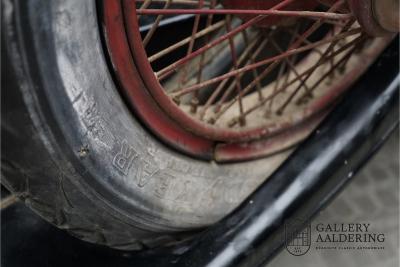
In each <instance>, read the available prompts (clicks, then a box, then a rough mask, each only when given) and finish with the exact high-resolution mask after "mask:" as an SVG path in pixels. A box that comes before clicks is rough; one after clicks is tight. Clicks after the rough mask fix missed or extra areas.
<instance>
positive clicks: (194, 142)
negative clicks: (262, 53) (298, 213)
mask: <svg viewBox="0 0 400 267" xmlns="http://www.w3.org/2000/svg"><path fill="white" fill-rule="evenodd" d="M168 1H169V0H163V2H164V3H165V2H168ZM211 1H213V0H211ZM226 1H230V2H232V3H230V4H232V5H233V7H236V6H235V5H234V4H235V3H234V2H235V1H232V0H226ZM253 1H254V0H253ZM142 2H143V1H142ZM146 2H147V0H144V3H146ZM159 2H162V1H159ZM186 2H189V1H186ZM190 2H193V1H190ZM277 2H279V3H278V7H275V9H264V10H263V11H262V12H264V13H265V14H267V11H271V12H272V11H273V12H275V11H274V10H278V9H279V8H280V7H284V6H285V4H288V3H289V4H290V2H292V0H285V1H283V0H279V1H277ZM310 2H312V1H310ZM324 2H329V4H332V3H333V5H332V6H330V7H328V8H327V9H328V12H325V13H321V12H318V13H316V12H314V13H312V20H313V21H315V22H314V23H313V24H311V26H310V27H309V28H308V29H307V30H305V31H304V32H303V33H302V34H299V37H298V40H297V41H296V42H294V45H293V43H292V44H291V46H290V49H288V50H287V51H289V53H293V54H296V52H297V51H302V50H301V49H304V51H306V50H307V49H306V48H307V45H304V44H303V43H305V40H306V39H307V38H308V37H309V36H310V35H311V34H312V33H313V32H314V31H316V29H317V28H318V27H317V26H316V25H318V24H321V21H323V20H324V18H325V17H327V18H328V19H329V20H332V19H334V18H337V19H338V21H337V22H332V21H329V23H330V24H333V25H336V26H335V29H336V30H337V28H338V26H337V25H339V24H340V25H352V24H353V23H354V18H353V16H352V15H351V14H350V13H349V12H348V11H347V10H348V9H347V7H346V5H345V4H344V1H332V0H324ZM199 3H203V4H204V1H203V0H200V1H199ZM137 7H138V6H137V3H136V1H132V0H122V1H121V2H120V1H104V7H103V12H104V14H103V18H104V25H105V28H104V29H105V31H104V32H105V39H106V42H107V47H108V51H109V54H110V58H111V61H112V63H113V67H114V69H115V72H116V76H117V78H118V80H119V82H120V84H121V88H122V89H123V91H124V93H125V95H126V96H127V98H128V99H129V101H130V102H131V104H132V107H133V108H134V110H135V113H136V114H137V115H138V116H139V117H140V118H141V119H142V121H144V123H145V124H146V125H147V126H148V127H149V128H150V129H151V130H152V131H153V132H154V133H155V134H156V135H157V136H158V137H160V138H161V139H162V140H164V141H166V142H167V143H168V144H170V145H173V146H174V147H176V148H177V149H179V150H180V151H182V152H184V153H187V154H190V155H194V156H196V157H200V158H204V159H215V160H217V161H241V160H247V159H252V158H257V157H262V156H265V155H268V154H271V153H275V152H279V151H280V150H282V149H285V148H287V147H290V146H293V145H294V144H296V143H298V142H299V141H301V140H302V139H304V138H305V137H306V136H307V134H308V133H310V132H311V131H312V129H314V128H315V126H316V125H317V124H318V123H319V122H320V121H321V119H322V118H323V117H324V116H325V114H326V113H327V111H328V110H329V108H331V107H332V104H333V103H335V101H336V100H337V99H338V97H340V96H341V95H342V93H343V92H344V91H345V90H346V89H347V88H348V87H349V86H350V85H351V83H352V82H353V81H355V80H356V79H357V77H359V76H360V75H361V74H362V73H363V72H364V71H365V69H366V68H367V66H368V65H369V64H370V62H372V61H373V58H374V57H375V56H376V55H378V54H379V52H380V51H381V49H382V48H383V47H384V46H385V44H386V43H387V40H386V39H385V40H384V41H382V42H381V43H380V44H379V45H377V46H376V48H375V49H373V50H372V51H370V52H368V56H369V58H368V59H364V60H363V63H364V64H363V66H357V67H356V68H353V69H352V70H351V71H348V72H347V73H346V75H343V76H341V81H340V82H339V83H336V84H335V85H334V86H332V88H330V90H329V91H328V92H326V93H325V94H324V95H322V96H320V97H319V99H317V100H316V101H313V103H312V104H311V105H309V106H307V107H305V108H304V109H303V110H301V115H299V114H296V116H294V117H289V118H288V119H286V120H285V119H283V120H281V121H280V122H279V123H269V124H262V125H259V126H258V127H251V128H247V129H239V130H237V129H229V128H222V129H221V128H220V127H216V126H214V125H209V124H207V123H204V122H202V121H199V120H198V119H194V118H193V117H192V116H191V115H190V114H188V113H187V112H185V111H183V110H182V109H181V108H180V107H179V106H178V105H177V104H176V103H175V102H174V100H173V98H171V97H169V96H168V95H167V94H166V93H165V91H164V88H163V87H162V86H161V84H160V82H159V81H158V79H157V77H156V75H155V71H154V70H153V68H152V65H151V64H150V62H149V57H148V55H147V54H146V50H145V48H144V45H143V39H142V37H141V36H140V30H139V24H138V13H140V15H141V16H143V15H146V14H154V13H155V12H156V11H157V10H154V9H148V10H147V13H146V12H145V10H146V9H142V10H141V11H140V12H138V10H137ZM251 8H253V7H251ZM298 9H299V8H298V7H297V8H296V10H298ZM160 10H163V11H162V12H164V13H165V14H176V13H178V11H179V10H178V11H177V10H175V9H169V11H168V12H170V13H166V12H165V10H168V9H160ZM196 10H197V11H196ZM209 10H210V9H208V11H207V9H189V11H187V10H186V11H184V12H186V13H191V14H193V13H194V14H195V17H199V16H200V15H201V14H206V15H207V14H208V15H209V14H210V13H207V12H210V11H209ZM222 10H224V9H222ZM235 10H239V9H229V10H228V11H229V12H231V13H235V12H237V13H238V16H247V17H242V19H243V22H242V24H241V26H243V25H251V23H254V21H256V22H257V21H259V22H262V23H261V24H260V25H256V26H257V27H260V28H263V27H268V25H267V24H268V23H270V22H268V21H266V20H265V16H264V15H263V16H264V17H261V19H260V15H257V14H252V12H253V11H254V10H253V9H246V10H243V9H240V10H241V11H240V10H239V11H235ZM258 11H260V10H258ZM285 11H286V12H290V11H288V10H287V8H286V9H285ZM152 12H153V13H152ZM158 12H159V11H158ZM180 12H181V13H182V12H183V11H182V10H180ZM195 12H198V13H199V14H198V13H195ZM220 12H223V11H220ZM260 12H261V11H260ZM164 13H163V14H164ZM264 13H263V14H264ZM278 13H279V12H278ZM278 13H273V14H274V16H276V14H278ZM296 14H297V15H296ZM299 14H300V15H299ZM307 14H308V13H307ZM326 14H328V16H327V15H326ZM256 15H257V16H258V17H256ZM279 15H281V14H280V13H279ZM292 15H293V16H305V15H306V13H302V12H300V13H293V14H292ZM158 16H160V14H159V13H158ZM249 16H250V17H249ZM285 16H288V15H287V14H285ZM350 21H351V23H350ZM241 26H239V28H240V27H241ZM319 26H320V25H319ZM343 27H347V29H346V31H344V30H343ZM234 30H235V29H234ZM337 33H338V34H337V35H336V36H332V37H329V36H326V37H325V38H323V39H321V40H318V41H317V42H316V43H317V44H319V46H323V45H325V46H328V48H329V46H330V44H332V42H337V41H338V40H339V39H341V38H342V39H343V38H344V37H346V36H350V35H354V34H357V35H359V37H358V38H355V39H353V43H350V44H347V46H346V45H344V46H342V47H344V48H345V49H342V51H339V50H340V49H339V50H338V49H336V50H335V49H334V48H335V45H333V47H332V49H331V51H330V53H331V54H332V55H333V56H335V53H338V51H339V52H346V51H347V53H349V51H350V50H355V48H356V47H357V45H358V44H359V41H361V40H365V38H364V35H363V31H361V30H360V28H357V29H354V28H350V27H349V26H342V30H339V31H338V32H337ZM337 36H339V37H340V38H339V37H337ZM329 38H330V39H329ZM228 39H229V38H226V39H225V40H228ZM387 39H388V38H387ZM354 40H356V41H357V42H355V41H354ZM316 43H314V46H312V45H308V49H311V48H312V47H314V48H315V47H317V46H316V45H315V44H316ZM310 47H311V48H310ZM201 49H202V48H200V49H198V50H195V51H194V53H197V55H200V54H201V53H199V52H198V51H199V50H201ZM287 51H286V52H287ZM350 56H351V53H349V56H347V59H346V58H345V57H343V58H342V59H344V60H348V58H349V57H350ZM193 58H194V56H193ZM284 58H285V56H283V55H278V56H275V57H271V58H268V59H264V64H265V62H267V63H270V65H272V64H273V62H275V61H277V60H280V61H282V60H283V59H284ZM306 59H307V58H306ZM306 59H304V60H302V62H304V61H307V60H306ZM274 60H275V61H274ZM137 66H140V67H137ZM333 66H335V65H332V67H333ZM337 66H339V64H336V67H337ZM245 67H247V66H245ZM328 73H329V72H328ZM305 75H306V76H307V73H306V74H305ZM137 77H140V78H141V79H138V78H137ZM230 77H233V76H230ZM300 77H302V76H300ZM200 83H201V82H200ZM319 83H320V81H319ZM194 86H196V85H194ZM192 88H195V87H193V86H192Z"/></svg>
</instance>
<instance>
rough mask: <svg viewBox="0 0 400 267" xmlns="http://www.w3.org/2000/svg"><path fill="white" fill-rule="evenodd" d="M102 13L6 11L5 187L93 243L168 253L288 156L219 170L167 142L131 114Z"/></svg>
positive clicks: (45, 5) (77, 7)
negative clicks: (104, 36) (105, 43)
mask: <svg viewBox="0 0 400 267" xmlns="http://www.w3.org/2000/svg"><path fill="white" fill-rule="evenodd" d="M95 4H96V3H95V1H93V0H92V1H81V0H71V1H63V0H51V1H50V0H49V1H42V0H31V1H12V0H4V1H2V13H3V14H2V20H3V21H2V25H3V28H2V65H3V68H2V87H3V94H2V98H1V101H2V124H1V125H2V128H1V129H2V146H3V147H2V155H1V156H2V168H1V170H2V183H3V184H4V185H5V186H6V187H7V188H8V189H9V190H10V191H12V192H13V193H15V194H16V195H18V196H19V197H20V198H21V199H23V200H24V201H25V203H26V204H27V205H28V206H29V207H31V208H32V209H33V210H34V211H36V212H37V213H38V214H39V215H41V216H42V217H43V218H45V219H46V220H48V221H49V222H51V223H53V224H54V225H56V226H57V227H59V228H62V229H65V230H67V231H68V232H69V233H71V234H72V235H74V236H77V237H79V238H81V239H83V240H86V241H89V242H93V243H97V244H102V245H106V246H110V247H113V248H118V249H129V250H131V249H141V248H143V247H144V246H146V247H153V246H157V245H159V244H165V243H166V242H170V241H173V240H175V237H177V234H178V233H181V232H186V231H190V230H194V229H198V228H201V227H203V226H206V225H209V224H211V223H213V222H215V221H217V220H218V219H220V218H221V217H223V216H224V215H226V214H227V213H228V212H229V211H230V210H232V209H233V208H234V207H235V206H236V205H237V204H238V203H240V202H241V200H242V199H244V197H246V196H247V195H248V194H249V193H251V192H252V191H253V190H254V189H255V188H256V187H257V186H258V185H259V184H260V183H261V182H262V181H263V180H264V179H265V177H267V176H268V175H269V174H270V173H271V172H272V171H273V170H274V169H275V168H276V167H277V166H278V165H279V164H280V163H281V162H282V161H283V160H284V159H285V158H286V156H287V154H288V152H284V153H281V154H279V155H276V156H273V157H270V158H268V159H262V160H257V161H252V162H247V163H240V164H239V163H238V164H231V165H228V164H225V165H216V164H214V163H211V162H203V161H199V160H195V159H192V158H189V157H187V156H184V155H181V154H178V153H176V152H175V151H173V150H171V149H169V148H168V147H165V146H164V145H163V144H161V143H159V142H158V141H157V140H156V139H155V138H153V137H152V136H151V135H149V133H148V132H147V131H146V130H145V129H144V128H143V127H142V125H141V124H140V123H139V122H138V121H136V120H135V118H134V117H133V116H132V114H131V113H130V111H129V110H128V109H127V108H126V106H125V105H123V100H122V99H121V98H120V96H119V94H118V91H117V89H116V87H115V84H114V82H113V80H112V77H111V74H110V72H109V70H108V68H107V62H106V59H105V56H104V53H103V47H102V44H101V40H100V34H99V31H100V29H99V27H98V25H99V24H98V20H97V17H96V14H97V12H96V5H95ZM126 150H128V152H127V151H126ZM121 153H132V154H130V155H131V156H130V157H128V160H127V162H128V161H129V160H131V161H129V162H128V163H129V164H120V165H118V157H119V156H121ZM120 163H121V162H120Z"/></svg>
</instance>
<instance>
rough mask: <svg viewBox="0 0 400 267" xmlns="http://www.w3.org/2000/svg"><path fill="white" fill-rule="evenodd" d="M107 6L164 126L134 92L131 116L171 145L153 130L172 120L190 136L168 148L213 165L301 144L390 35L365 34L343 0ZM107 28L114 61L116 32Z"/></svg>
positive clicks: (141, 1)
mask: <svg viewBox="0 0 400 267" xmlns="http://www.w3.org/2000/svg"><path fill="white" fill-rule="evenodd" d="M106 5H109V6H108V7H107V6H106V7H105V8H104V9H105V10H115V11H108V12H109V14H108V15H109V16H112V15H114V17H115V14H121V17H122V19H121V20H123V26H121V27H123V29H122V31H124V32H125V34H126V36H125V38H126V40H125V41H126V42H127V46H129V52H128V53H129V56H131V57H132V58H133V60H132V61H133V62H134V64H135V66H136V69H137V72H138V73H139V75H140V76H141V78H142V80H143V84H144V87H145V91H146V94H147V97H149V98H151V102H152V103H153V104H155V105H156V106H157V107H159V108H160V110H161V113H164V115H163V116H165V119H163V118H159V119H158V120H157V121H156V122H155V120H152V119H149V116H148V115H146V114H144V115H143V113H145V112H144V111H143V105H144V103H143V99H142V100H140V99H139V97H138V95H137V94H136V95H135V97H131V98H130V101H131V102H132V104H133V106H134V107H136V108H135V110H139V109H141V111H142V113H140V111H139V116H141V117H142V119H143V120H144V121H145V122H146V124H147V125H148V126H149V127H150V128H151V129H152V130H153V132H156V134H158V135H159V136H161V137H162V138H163V139H164V140H165V139H168V140H167V142H168V143H170V144H171V143H179V141H177V137H176V136H175V137H172V138H171V135H170V136H166V134H164V133H160V131H161V130H162V129H161V128H162V127H161V128H160V126H159V125H161V124H162V121H164V123H166V124H168V123H169V122H166V121H172V124H171V125H175V126H176V127H175V126H171V127H175V128H179V134H178V136H180V137H182V134H183V135H185V134H188V135H189V136H190V138H191V139H190V142H189V141H188V142H187V143H185V145H184V146H183V149H182V145H181V144H178V145H176V147H178V148H181V150H183V151H184V152H187V151H188V150H189V153H190V154H192V155H193V154H196V152H193V151H194V150H193V148H191V146H192V144H193V143H197V144H199V142H200V143H201V142H203V143H202V144H201V145H200V146H202V147H203V146H206V147H207V146H210V147H211V148H210V149H211V150H212V153H211V154H212V156H211V158H212V159H216V160H218V161H238V160H246V159H251V158H256V157H261V156H265V155H268V154H271V153H275V152H278V151H280V150H282V149H285V148H287V147H290V146H293V145H295V144H296V143H298V142H299V141H301V140H302V139H304V138H305V137H306V136H307V135H308V134H309V133H310V132H311V131H312V130H313V129H314V128H315V127H316V125H317V124H318V123H319V122H320V121H321V120H322V119H323V117H324V116H325V115H326V114H327V112H329V110H330V108H331V107H332V106H333V104H334V103H335V102H336V101H337V100H338V99H339V97H340V96H341V95H342V94H343V93H344V91H345V90H346V89H347V88H349V87H350V85H351V84H352V83H353V82H354V81H355V80H356V79H357V78H358V77H359V76H360V75H361V74H362V73H363V72H364V71H365V69H366V68H367V67H368V65H369V64H370V63H371V62H372V61H373V58H374V57H375V56H376V55H378V54H379V52H380V51H381V50H382V49H383V48H384V47H385V45H386V44H387V43H388V41H389V40H390V39H391V38H392V35H389V34H388V35H387V36H386V37H385V38H379V39H377V38H372V37H370V36H369V35H368V34H367V33H366V31H365V30H364V28H363V27H362V26H361V25H360V24H359V22H358V20H357V18H356V17H355V16H354V15H353V14H354V12H352V10H351V8H350V6H349V5H348V2H347V1H344V0H338V1H335V0H320V1H319V0H307V1H295V0H274V1H261V0H247V1H239V0H198V1H195V0H136V1H132V0H124V1H122V2H121V3H119V4H118V7H114V8H113V7H111V6H110V5H113V4H106ZM106 13H107V12H106ZM113 13H115V14H113ZM106 17H107V14H106ZM105 21H106V23H105V24H106V32H107V34H106V36H108V38H109V39H108V42H107V43H108V45H109V51H110V54H111V59H112V60H113V59H114V58H115V54H117V52H115V49H114V48H113V47H112V46H113V45H112V42H113V40H111V38H113V37H109V36H110V34H112V33H111V31H114V30H115V27H114V26H112V25H111V23H107V21H108V20H107V19H105ZM121 24H122V23H121ZM119 49H120V47H119ZM118 53H120V52H118ZM113 63H114V66H115V68H116V69H117V73H120V72H121V68H119V67H118V63H116V62H115V60H114V62H113ZM120 80H121V81H122V84H123V85H122V87H124V79H123V78H122V79H121V78H120ZM125 84H126V83H125ZM125 87H126V86H125ZM128 95H129V93H128ZM149 110H151V109H149ZM140 114H142V115H140ZM160 121H161V122H160ZM193 138H194V139H193ZM180 140H182V138H181V139H180ZM199 140H202V141H199ZM204 142H205V143H204ZM181 143H182V142H181ZM206 149H207V148H206ZM185 150H186V151H185Z"/></svg>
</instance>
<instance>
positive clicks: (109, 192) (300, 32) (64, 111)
mask: <svg viewBox="0 0 400 267" xmlns="http://www.w3.org/2000/svg"><path fill="white" fill-rule="evenodd" d="M265 2H266V1H265ZM292 2H293V1H291V0H275V1H268V3H273V4H263V3H264V2H263V1H256V0H251V1H250V0H249V1H235V0H224V1H215V0H199V1H194V0H160V1H158V0H153V1H150V0H136V1H132V0H123V1H104V2H102V1H81V0H71V1H61V0H52V1H46V3H44V2H43V1H39V0H32V1H12V0H5V1H2V7H3V8H2V10H3V11H2V12H3V16H2V18H3V25H4V28H3V31H2V44H3V46H2V47H3V50H5V52H6V53H5V54H4V56H3V57H2V61H3V62H4V64H3V66H4V65H6V66H7V68H3V69H2V71H4V75H3V77H4V80H3V81H2V83H3V82H4V83H5V85H6V86H4V87H3V88H5V91H4V93H3V95H2V134H3V140H6V141H4V142H2V145H3V151H2V172H3V174H4V177H3V179H2V183H3V184H4V185H5V186H6V187H7V188H8V189H10V190H11V191H12V192H13V193H15V194H17V195H18V196H19V197H20V198H21V199H23V200H24V201H25V203H26V204H27V205H28V206H30V207H31V208H32V209H33V210H35V211H36V212H37V213H38V214H40V215H41V216H42V217H43V218H45V219H46V220H48V221H50V222H51V223H53V224H54V225H56V226H57V227H59V228H62V229H65V230H66V231H68V232H70V233H71V234H73V235H75V236H77V237H79V238H81V239H83V240H86V241H89V242H93V243H97V244H102V245H106V246H110V247H113V248H118V249H126V250H134V249H142V248H146V247H154V246H158V245H165V244H170V243H171V242H176V241H178V240H180V239H182V238H185V237H187V236H190V233H192V232H193V231H196V230H199V229H202V228H203V227H205V226H207V225H210V224H212V223H214V222H216V221H218V220H219V219H221V218H222V217H223V216H225V215H226V214H228V213H229V212H230V211H231V210H232V209H233V208H235V207H236V206H237V205H238V204H239V203H240V202H241V201H242V200H243V199H244V198H245V197H246V196H248V195H249V194H250V193H251V192H252V191H254V189H255V188H257V186H258V185H259V184H260V183H262V182H263V181H264V180H265V179H266V178H267V177H268V176H269V175H270V174H271V173H272V172H273V171H274V170H275V169H276V168H277V167H278V166H279V165H280V164H281V163H282V162H283V161H284V160H285V159H286V157H287V156H288V155H289V154H290V152H291V151H292V149H293V148H294V147H295V145H296V144H298V143H299V142H301V141H302V140H303V139H304V138H306V137H307V135H308V134H309V133H310V132H311V131H312V130H313V129H315V127H316V126H317V125H318V123H319V122H320V121H321V120H322V119H323V118H324V116H325V115H326V114H327V113H328V112H329V111H330V110H331V108H332V107H333V105H334V104H335V103H336V102H337V101H339V100H340V98H341V97H342V96H343V94H344V93H345V91H346V90H347V89H349V88H350V87H351V85H352V84H353V82H355V81H356V80H357V78H358V77H360V76H361V74H362V73H363V72H364V71H365V70H366V69H367V68H368V66H369V65H370V64H371V63H372V62H373V61H374V59H375V58H376V57H377V56H378V55H379V54H380V52H381V51H383V49H384V48H385V47H386V45H387V44H388V43H389V42H390V40H391V39H392V38H393V35H392V34H391V33H390V31H389V29H387V30H386V29H384V28H379V29H380V31H379V35H382V33H383V37H380V38H374V37H371V31H366V30H365V27H364V26H363V25H364V24H363V23H361V26H360V24H359V23H358V21H359V19H358V16H357V15H356V14H355V13H354V12H352V9H351V6H352V5H351V4H348V3H347V2H346V1H327V0H325V1H317V0H310V1H301V2H302V3H303V4H300V5H299V4H293V3H292ZM375 23H378V22H376V21H375ZM367 33H368V34H367ZM372 34H373V33H372Z"/></svg>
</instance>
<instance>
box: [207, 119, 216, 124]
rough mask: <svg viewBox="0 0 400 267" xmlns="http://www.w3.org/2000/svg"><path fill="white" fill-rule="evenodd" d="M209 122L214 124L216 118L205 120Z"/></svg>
mask: <svg viewBox="0 0 400 267" xmlns="http://www.w3.org/2000/svg"><path fill="white" fill-rule="evenodd" d="M207 122H208V123H209V124H213V125H214V124H215V122H216V120H215V119H214V118H210V119H209V120H208V121H207Z"/></svg>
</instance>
